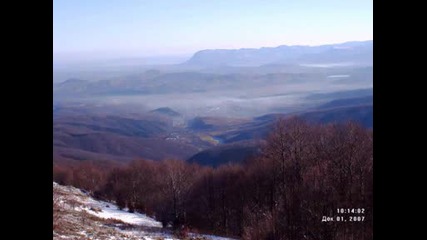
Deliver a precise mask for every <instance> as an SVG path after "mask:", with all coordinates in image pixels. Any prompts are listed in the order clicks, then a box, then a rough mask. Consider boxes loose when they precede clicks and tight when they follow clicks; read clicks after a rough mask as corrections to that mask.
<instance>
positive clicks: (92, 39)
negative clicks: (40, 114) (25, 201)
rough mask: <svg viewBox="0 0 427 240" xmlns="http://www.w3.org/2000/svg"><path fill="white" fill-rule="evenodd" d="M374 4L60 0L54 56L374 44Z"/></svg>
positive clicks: (359, 0)
mask: <svg viewBox="0 0 427 240" xmlns="http://www.w3.org/2000/svg"><path fill="white" fill-rule="evenodd" d="M372 15H373V13H372V0H263V1H262V0H257V1H255V0H156V1H155V0H54V1H53V52H54V54H60V55H67V54H87V53H95V52H96V53H102V54H105V55H111V56H113V55H114V56H115V55H117V56H131V55H132V56H157V55H178V54H191V53H194V52H196V51H198V50H201V49H208V48H209V49H215V48H258V47H275V46H279V45H295V44H302V45H319V44H324V43H338V42H345V41H352V40H371V39H372V38H373V37H372V35H373V30H372V29H373V26H372V22H373V20H372V19H373V16H372Z"/></svg>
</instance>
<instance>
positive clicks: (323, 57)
mask: <svg viewBox="0 0 427 240" xmlns="http://www.w3.org/2000/svg"><path fill="white" fill-rule="evenodd" d="M372 53H373V41H372V40H369V41H353V42H345V43H340V44H328V45H320V46H300V45H295V46H287V45H281V46H278V47H263V48H258V49H255V48H242V49H206V50H201V51H198V52H196V53H195V54H194V55H193V56H192V57H191V58H190V59H189V60H188V61H187V62H186V64H190V65H204V66H261V65H266V64H325V63H330V64H336V63H338V64H354V65H372V63H373V57H372V55H373V54H372Z"/></svg>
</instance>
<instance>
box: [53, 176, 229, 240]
mask: <svg viewBox="0 0 427 240" xmlns="http://www.w3.org/2000/svg"><path fill="white" fill-rule="evenodd" d="M53 189H54V206H56V208H55V207H54V239H81V238H84V239H110V240H114V239H142V240H159V239H161V240H178V239H179V238H176V237H175V236H173V235H172V234H171V233H170V231H167V230H164V229H163V228H162V224H161V223H160V222H159V221H156V220H155V219H153V218H151V217H149V216H147V215H145V214H141V213H129V212H127V211H123V210H119V208H118V207H117V206H116V205H115V204H112V203H109V202H104V201H98V200H95V199H93V198H92V197H90V196H89V195H88V194H87V193H84V192H83V191H81V190H80V189H77V188H74V187H70V186H61V185H58V184H56V183H55V182H54V183H53ZM55 203H56V205H55ZM55 209H57V211H55ZM55 214H56V215H55ZM55 221H56V222H55ZM123 223H125V224H127V226H126V227H125V228H123V227H120V226H121V225H122V224H123ZM55 224H56V225H55ZM189 237H190V238H189V239H200V240H232V239H231V238H223V237H218V236H212V235H202V234H194V233H190V234H189Z"/></svg>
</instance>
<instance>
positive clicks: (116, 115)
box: [53, 41, 373, 166]
mask: <svg viewBox="0 0 427 240" xmlns="http://www.w3.org/2000/svg"><path fill="white" fill-rule="evenodd" d="M372 47H373V41H359V42H357V41H355V42H346V43H340V44H329V45H322V46H285V45H282V46H278V47H270V48H259V49H228V50H221V49H213V50H210V49H207V50H201V51H198V52H196V53H194V54H193V55H192V56H190V57H188V58H187V59H175V61H178V62H177V63H175V64H170V61H171V59H169V60H168V59H166V61H169V63H168V64H158V63H159V62H160V63H164V61H163V62H162V60H159V59H157V60H156V61H157V62H156V61H152V62H151V63H154V64H144V63H147V59H145V60H144V61H143V60H142V59H138V58H136V59H132V61H130V60H129V59H122V60H120V59H116V60H114V61H113V60H112V61H102V62H101V61H98V62H96V61H92V62H91V63H90V64H89V63H88V64H86V65H85V64H81V65H72V64H69V65H67V66H68V67H67V68H65V67H64V66H63V65H61V64H57V65H56V66H55V65H54V83H53V101H54V105H53V114H54V115H53V117H54V143H53V144H54V160H58V161H71V162H72V161H81V160H95V159H103V160H112V161H118V162H123V161H124V162H127V161H130V160H133V159H138V158H147V159H153V160H161V159H165V158H176V159H182V160H190V161H199V162H201V163H203V164H208V165H214V166H216V165H218V164H219V163H218V162H217V161H221V163H225V162H227V161H228V160H230V161H243V160H244V159H245V158H247V157H248V156H250V155H253V154H256V153H257V149H258V147H259V146H260V143H261V142H262V139H263V138H264V137H265V136H266V135H267V133H268V132H269V128H270V126H271V124H272V123H273V122H274V121H275V120H276V119H277V118H278V117H279V116H284V117H290V116H295V115H297V116H300V117H302V118H305V119H307V120H309V121H312V122H318V123H319V122H321V123H332V122H346V121H349V120H354V121H357V122H360V123H361V124H363V125H364V126H366V127H372V84H373V71H372V69H373V61H372ZM58 61H59V60H58ZM54 63H55V58H54ZM106 63H108V64H106ZM58 66H60V67H58ZM73 74H74V75H73ZM55 76H62V77H64V76H69V78H67V79H64V78H62V79H61V77H59V78H58V77H57V78H56V79H55ZM242 149H243V151H242ZM205 151H208V152H209V153H210V155H209V154H208V155H209V156H208V155H206V154H204V152H205ZM224 151H225V153H224ZM236 152H239V154H237V157H236V155H235V153H236ZM215 154H216V155H218V156H221V157H212V156H211V155H215ZM221 154H222V155H221ZM224 154H225V155H227V154H228V155H230V156H231V157H224ZM200 156H205V157H200ZM206 156H208V157H206ZM206 159H209V160H206ZM219 159H221V160H219Z"/></svg>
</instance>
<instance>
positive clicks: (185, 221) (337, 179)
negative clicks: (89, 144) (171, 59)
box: [54, 118, 373, 240]
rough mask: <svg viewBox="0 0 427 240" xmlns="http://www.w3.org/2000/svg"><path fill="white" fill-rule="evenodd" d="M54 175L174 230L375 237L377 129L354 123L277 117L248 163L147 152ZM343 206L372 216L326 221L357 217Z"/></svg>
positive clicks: (265, 235)
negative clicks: (118, 163) (210, 163)
mask: <svg viewBox="0 0 427 240" xmlns="http://www.w3.org/2000/svg"><path fill="white" fill-rule="evenodd" d="M54 178H55V181H62V182H63V183H64V182H65V183H66V184H72V185H74V186H77V187H81V188H84V189H86V190H89V191H92V192H94V194H96V195H98V196H99V197H103V198H105V199H109V200H114V201H115V202H116V203H117V204H118V205H119V206H120V207H122V208H125V207H127V208H129V210H130V211H135V210H136V211H141V212H145V213H147V214H149V215H152V216H155V217H156V218H157V219H158V220H161V221H162V222H163V223H164V226H167V225H168V224H171V225H172V226H173V227H174V228H175V229H179V228H182V226H183V225H184V226H188V227H189V228H190V230H192V231H193V230H194V229H199V230H200V231H204V232H209V233H214V234H223V235H229V236H240V237H242V238H243V239H272V240H281V239H291V240H292V239H295V240H299V239H325V240H326V239H331V240H332V239H372V192H373V172H372V131H371V130H367V129H365V128H363V127H361V126H359V125H356V124H353V123H348V124H343V125H335V124H331V125H311V124H308V123H306V122H304V121H302V120H300V119H297V118H295V119H288V120H279V121H278V122H277V124H276V126H275V128H274V130H273V131H272V133H271V134H270V135H269V137H268V138H267V139H266V143H265V145H264V146H263V151H262V155H261V156H259V157H257V158H255V159H251V160H250V161H248V162H245V163H244V164H241V165H231V164H229V165H222V166H220V167H219V168H215V169H214V168H210V167H201V166H198V165H194V164H189V163H186V162H183V161H177V160H167V161H158V162H155V161H146V160H139V161H134V162H132V163H130V164H129V165H127V166H124V167H116V168H114V169H112V170H109V171H102V170H101V169H99V168H96V167H94V165H93V164H84V163H82V164H81V165H80V166H78V167H76V168H73V169H70V168H61V167H60V166H56V167H55V168H54ZM337 208H364V209H365V212H364V214H363V216H364V217H365V219H364V221H363V222H337V221H334V222H322V218H323V216H331V217H336V216H338V215H339V216H344V217H348V216H351V215H352V214H349V213H346V214H337ZM359 216H361V215H359Z"/></svg>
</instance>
